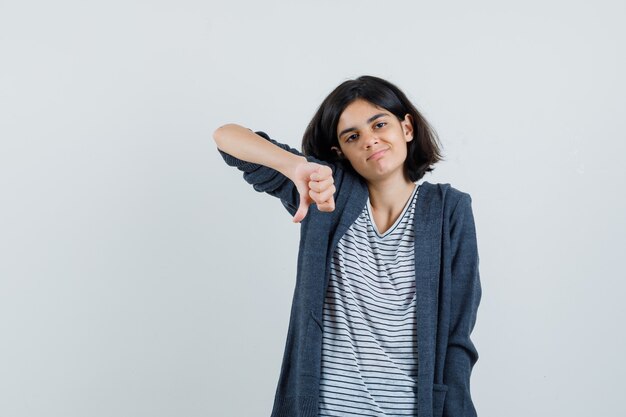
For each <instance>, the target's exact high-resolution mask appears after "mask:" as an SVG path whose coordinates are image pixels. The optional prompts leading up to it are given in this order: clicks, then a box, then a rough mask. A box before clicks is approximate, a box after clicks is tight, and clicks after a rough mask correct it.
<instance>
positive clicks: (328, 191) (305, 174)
mask: <svg viewBox="0 0 626 417" xmlns="http://www.w3.org/2000/svg"><path fill="white" fill-rule="evenodd" d="M292 181H293V182H294V184H295V185H296V188H297V189H298V193H300V206H299V207H298V211H296V214H295V215H294V216H293V221H294V223H300V222H301V221H302V219H304V218H305V217H306V214H307V213H308V211H309V206H310V205H311V204H313V203H315V204H317V209H318V210H319V211H326V212H330V211H333V210H334V209H335V199H334V197H333V195H334V194H335V190H336V189H335V185H334V180H333V171H332V169H331V168H330V167H328V166H326V165H321V164H317V163H315V162H308V161H307V162H303V163H301V164H298V165H297V166H296V168H295V170H294V174H293V178H292Z"/></svg>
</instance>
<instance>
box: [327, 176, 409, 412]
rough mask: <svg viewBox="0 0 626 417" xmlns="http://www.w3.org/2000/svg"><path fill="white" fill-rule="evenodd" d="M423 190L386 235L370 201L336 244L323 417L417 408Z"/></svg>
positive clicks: (407, 206) (328, 311) (330, 287)
mask: <svg viewBox="0 0 626 417" xmlns="http://www.w3.org/2000/svg"><path fill="white" fill-rule="evenodd" d="M418 188H419V186H417V185H416V187H415V189H414V190H413V194H412V195H411V197H410V198H409V200H408V201H407V204H406V206H405V207H404V210H403V211H402V213H401V214H400V216H399V217H398V219H397V220H396V222H395V223H394V224H393V226H392V227H390V228H389V230H387V231H386V232H385V233H383V234H380V233H379V232H378V230H377V228H376V225H375V223H374V221H373V217H372V215H371V207H370V202H369V200H368V202H367V205H366V207H365V208H364V209H363V212H362V213H361V215H360V216H359V217H358V219H357V220H356V221H355V222H354V223H353V224H352V225H351V226H350V228H349V229H348V231H347V232H346V233H345V235H344V236H343V237H342V238H341V239H340V241H339V243H338V245H337V248H336V249H335V252H334V254H333V258H332V262H331V273H330V281H329V284H328V290H327V293H326V298H325V301H324V310H323V326H324V332H323V340H322V373H321V379H320V398H319V400H320V401H319V415H320V416H342V417H343V416H352V415H355V416H357V415H358V416H404V415H406V416H413V415H415V413H416V394H415V393H416V381H417V347H416V325H417V323H416V319H415V318H416V315H415V314H416V313H415V260H414V259H415V258H414V253H413V250H414V239H415V236H414V232H413V214H414V208H415V201H416V199H417V194H418Z"/></svg>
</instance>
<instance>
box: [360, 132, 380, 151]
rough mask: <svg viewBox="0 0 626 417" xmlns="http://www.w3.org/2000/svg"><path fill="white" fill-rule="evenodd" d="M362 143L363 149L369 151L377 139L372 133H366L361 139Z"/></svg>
mask: <svg viewBox="0 0 626 417" xmlns="http://www.w3.org/2000/svg"><path fill="white" fill-rule="evenodd" d="M363 139H364V140H363V143H364V144H365V149H370V148H371V147H372V146H373V145H375V144H377V143H378V138H377V137H376V135H375V134H374V132H367V134H365V137H364V138H363Z"/></svg>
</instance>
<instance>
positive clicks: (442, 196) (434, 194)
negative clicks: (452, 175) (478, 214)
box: [420, 181, 472, 207]
mask: <svg viewBox="0 0 626 417" xmlns="http://www.w3.org/2000/svg"><path fill="white" fill-rule="evenodd" d="M420 194H422V195H425V196H426V198H428V199H432V200H438V201H440V202H441V203H442V204H443V205H444V206H452V207H455V206H456V205H457V204H459V203H461V202H466V203H471V201H472V197H471V196H470V194H469V193H467V192H464V191H461V190H459V189H457V188H454V187H453V186H452V185H450V184H449V183H435V184H433V183H430V182H428V181H424V182H423V183H422V184H421V185H420Z"/></svg>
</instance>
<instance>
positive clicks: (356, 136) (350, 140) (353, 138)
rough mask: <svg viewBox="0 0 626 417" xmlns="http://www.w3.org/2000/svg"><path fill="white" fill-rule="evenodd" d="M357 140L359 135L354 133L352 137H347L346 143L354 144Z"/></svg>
mask: <svg viewBox="0 0 626 417" xmlns="http://www.w3.org/2000/svg"><path fill="white" fill-rule="evenodd" d="M356 138H358V135H357V134H356V133H353V134H351V135H350V136H347V137H346V139H345V141H346V142H352V141H353V140H356Z"/></svg>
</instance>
